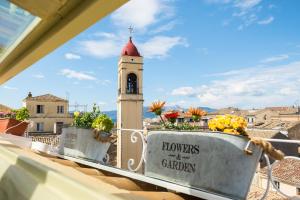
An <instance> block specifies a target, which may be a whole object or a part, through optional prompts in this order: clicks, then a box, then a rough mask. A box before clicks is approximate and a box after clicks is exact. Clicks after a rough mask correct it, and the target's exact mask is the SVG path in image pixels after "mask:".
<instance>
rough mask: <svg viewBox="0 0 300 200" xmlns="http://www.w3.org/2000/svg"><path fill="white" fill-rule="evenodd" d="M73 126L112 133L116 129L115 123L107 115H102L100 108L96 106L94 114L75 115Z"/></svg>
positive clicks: (77, 113)
mask: <svg viewBox="0 0 300 200" xmlns="http://www.w3.org/2000/svg"><path fill="white" fill-rule="evenodd" d="M73 126H76V127H78V128H87V129H90V128H94V129H97V130H98V131H105V132H110V131H111V129H112V128H113V127H114V123H113V121H112V120H111V119H110V118H109V117H108V116H107V115H105V114H102V113H101V112H100V109H99V107H97V106H96V105H95V104H94V106H93V110H92V112H86V113H79V112H75V113H74V121H73Z"/></svg>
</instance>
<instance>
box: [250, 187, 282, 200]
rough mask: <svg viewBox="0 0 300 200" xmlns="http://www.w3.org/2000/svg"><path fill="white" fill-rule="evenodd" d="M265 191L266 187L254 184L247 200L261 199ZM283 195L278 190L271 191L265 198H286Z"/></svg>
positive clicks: (272, 199) (277, 199)
mask: <svg viewBox="0 0 300 200" xmlns="http://www.w3.org/2000/svg"><path fill="white" fill-rule="evenodd" d="M264 192H265V189H262V188H259V187H256V186H254V185H252V186H251V188H250V192H249V193H248V196H247V200H260V199H261V197H262V196H263V194H264ZM285 199H286V198H284V197H283V196H281V195H280V194H278V193H276V192H272V191H269V193H268V195H267V197H266V198H265V200H285Z"/></svg>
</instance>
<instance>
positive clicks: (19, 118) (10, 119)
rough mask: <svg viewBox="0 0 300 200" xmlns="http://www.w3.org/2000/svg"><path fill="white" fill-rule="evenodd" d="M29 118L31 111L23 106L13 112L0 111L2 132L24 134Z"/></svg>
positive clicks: (0, 128) (0, 130)
mask: <svg viewBox="0 0 300 200" xmlns="http://www.w3.org/2000/svg"><path fill="white" fill-rule="evenodd" d="M28 119H29V111H28V109H27V108H25V107H23V108H20V109H17V110H12V111H11V112H8V113H4V112H1V113H0V133H8V134H12V135H17V136H22V135H23V134H24V133H25V131H26V129H27V127H28V124H29V123H28V122H27V120H28Z"/></svg>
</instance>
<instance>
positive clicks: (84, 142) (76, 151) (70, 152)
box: [59, 127, 110, 163]
mask: <svg viewBox="0 0 300 200" xmlns="http://www.w3.org/2000/svg"><path fill="white" fill-rule="evenodd" d="M109 147H110V142H108V143H101V142H99V141H97V140H96V139H95V138H94V134H93V132H92V130H90V129H83V128H76V127H68V128H63V129H62V134H61V138H60V142H59V154H62V155H66V156H71V157H76V158H83V159H89V160H93V161H97V162H100V163H103V162H104V160H103V159H104V158H105V156H106V153H107V151H108V148H109Z"/></svg>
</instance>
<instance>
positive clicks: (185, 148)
mask: <svg viewBox="0 0 300 200" xmlns="http://www.w3.org/2000/svg"><path fill="white" fill-rule="evenodd" d="M247 143H248V140H247V139H246V138H245V137H242V136H235V135H229V134H221V133H206V132H175V131H174V132H173V131H172V132H171V131H154V132H150V133H149V136H148V137H147V150H146V165H145V175H146V176H149V177H154V178H158V179H163V180H167V181H170V182H174V183H177V184H179V185H183V186H187V187H192V188H194V189H199V190H202V191H207V192H210V193H215V194H218V195H220V196H224V197H228V198H231V199H246V196H247V193H248V191H249V188H250V185H251V182H252V178H253V176H254V173H255V170H256V167H257V164H258V161H259V159H260V157H261V153H262V150H261V149H260V148H259V147H256V146H252V145H251V150H252V151H253V154H252V155H247V154H245V153H244V148H245V147H246V145H247Z"/></svg>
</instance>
